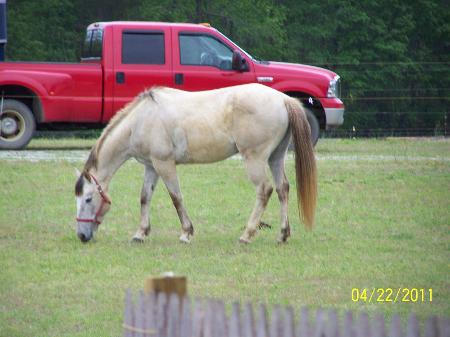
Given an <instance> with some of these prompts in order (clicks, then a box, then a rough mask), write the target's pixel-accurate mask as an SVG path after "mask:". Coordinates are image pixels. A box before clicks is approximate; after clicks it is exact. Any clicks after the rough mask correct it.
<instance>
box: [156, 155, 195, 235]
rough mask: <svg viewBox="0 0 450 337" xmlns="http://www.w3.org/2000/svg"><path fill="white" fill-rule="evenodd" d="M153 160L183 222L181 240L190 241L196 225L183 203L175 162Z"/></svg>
mask: <svg viewBox="0 0 450 337" xmlns="http://www.w3.org/2000/svg"><path fill="white" fill-rule="evenodd" d="M152 161H153V165H154V167H155V169H156V172H157V173H158V174H159V176H160V177H161V179H162V180H163V181H164V184H165V185H166V187H167V190H168V192H169V195H170V197H171V198H172V202H173V205H174V206H175V209H176V210H177V214H178V218H179V219H180V222H181V229H182V231H183V233H182V234H181V236H180V241H181V242H185V243H189V239H190V236H192V235H194V227H193V226H192V221H191V219H190V218H189V216H188V214H187V211H186V208H184V205H183V196H182V195H181V190H180V184H179V182H178V177H177V172H176V167H175V163H174V162H173V161H170V160H169V161H161V160H156V159H153V160H152Z"/></svg>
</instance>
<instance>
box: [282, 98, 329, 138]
mask: <svg viewBox="0 0 450 337" xmlns="http://www.w3.org/2000/svg"><path fill="white" fill-rule="evenodd" d="M284 93H285V94H286V95H288V96H290V97H295V98H298V99H299V100H300V101H301V102H302V103H303V104H304V105H305V107H307V108H308V109H309V110H311V111H312V112H313V113H314V116H316V118H317V121H318V122H319V127H320V129H321V130H325V128H326V124H327V119H326V115H325V110H324V108H323V106H322V103H320V100H319V99H317V98H316V97H314V96H313V95H310V94H308V93H305V92H300V91H286V92H284ZM310 98H312V99H313V104H311V103H310V102H309V99H310Z"/></svg>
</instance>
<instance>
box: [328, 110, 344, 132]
mask: <svg viewBox="0 0 450 337" xmlns="http://www.w3.org/2000/svg"><path fill="white" fill-rule="evenodd" d="M324 110H325V117H326V119H327V120H326V121H327V122H326V124H327V125H326V128H327V129H330V128H335V127H337V126H339V125H342V123H344V111H345V109H344V108H325V109H324Z"/></svg>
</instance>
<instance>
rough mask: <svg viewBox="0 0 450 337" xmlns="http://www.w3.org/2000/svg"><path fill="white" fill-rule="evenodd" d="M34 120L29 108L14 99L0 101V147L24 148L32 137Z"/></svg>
mask: <svg viewBox="0 0 450 337" xmlns="http://www.w3.org/2000/svg"><path fill="white" fill-rule="evenodd" d="M35 130H36V122H35V120H34V116H33V113H32V112H31V110H30V108H28V107H27V106H26V105H25V104H23V103H22V102H20V101H17V100H15V99H5V100H4V101H3V106H2V105H1V103H0V149H6V150H18V149H22V148H24V147H25V146H26V145H27V144H28V143H29V142H30V140H31V138H32V137H33V134H34V131H35Z"/></svg>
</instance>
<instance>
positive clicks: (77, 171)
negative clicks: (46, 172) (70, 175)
mask: <svg viewBox="0 0 450 337" xmlns="http://www.w3.org/2000/svg"><path fill="white" fill-rule="evenodd" d="M75 176H76V177H77V179H78V178H80V176H81V172H80V170H79V169H77V168H76V167H75Z"/></svg>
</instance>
